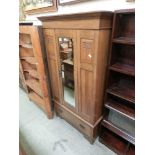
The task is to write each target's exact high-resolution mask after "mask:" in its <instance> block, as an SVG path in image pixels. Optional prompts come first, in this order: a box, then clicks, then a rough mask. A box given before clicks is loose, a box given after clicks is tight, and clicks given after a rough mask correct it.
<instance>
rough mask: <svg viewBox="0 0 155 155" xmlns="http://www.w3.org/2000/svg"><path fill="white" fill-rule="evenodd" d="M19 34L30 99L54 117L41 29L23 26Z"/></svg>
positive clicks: (24, 73) (20, 54) (20, 56)
mask: <svg viewBox="0 0 155 155" xmlns="http://www.w3.org/2000/svg"><path fill="white" fill-rule="evenodd" d="M19 30H20V33H19V58H20V64H21V65H20V66H21V70H22V74H23V79H24V83H25V85H26V90H27V93H28V96H29V99H30V100H32V101H33V102H34V103H36V104H37V105H38V106H39V107H40V108H41V109H43V111H45V112H46V113H47V116H48V118H52V117H53V112H52V101H51V92H50V89H49V88H48V82H49V81H48V72H47V71H46V70H45V69H46V68H47V67H46V66H47V65H46V63H45V61H44V57H45V56H44V46H43V44H42V43H41V41H40V37H41V36H42V30H41V27H36V26H30V25H22V26H20V29H19Z"/></svg>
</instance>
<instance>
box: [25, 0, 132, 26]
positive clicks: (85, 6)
mask: <svg viewBox="0 0 155 155" xmlns="http://www.w3.org/2000/svg"><path fill="white" fill-rule="evenodd" d="M128 8H135V3H134V2H126V0H93V1H91V0H89V1H87V2H81V3H77V4H72V5H66V6H58V11H57V12H51V13H44V14H36V15H28V16H27V17H26V20H31V21H33V22H34V24H37V25H38V24H39V25H40V24H41V22H39V21H38V20H37V18H36V17H39V16H51V15H60V14H72V13H79V12H90V11H104V10H107V11H114V10H117V9H128Z"/></svg>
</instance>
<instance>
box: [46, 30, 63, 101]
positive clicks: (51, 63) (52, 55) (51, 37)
mask: <svg viewBox="0 0 155 155" xmlns="http://www.w3.org/2000/svg"><path fill="white" fill-rule="evenodd" d="M44 38H45V46H46V54H47V60H48V68H49V74H50V84H51V88H52V93H53V99H54V100H55V101H58V102H59V101H60V93H59V82H58V77H59V72H58V68H57V60H56V46H55V44H56V42H55V34H54V30H53V29H44Z"/></svg>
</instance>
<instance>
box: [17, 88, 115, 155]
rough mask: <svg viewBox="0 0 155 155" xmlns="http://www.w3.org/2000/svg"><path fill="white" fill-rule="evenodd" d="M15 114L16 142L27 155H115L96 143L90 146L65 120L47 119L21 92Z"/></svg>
mask: <svg viewBox="0 0 155 155" xmlns="http://www.w3.org/2000/svg"><path fill="white" fill-rule="evenodd" d="M19 110H20V111H19V128H20V129H19V131H20V132H19V137H20V138H19V141H20V143H21V145H22V147H23V149H24V150H25V151H26V153H27V155H116V154H115V153H113V152H112V151H111V150H109V149H108V148H107V147H106V146H104V145H103V144H101V143H99V141H98V139H97V140H96V141H95V143H94V144H93V145H91V144H90V143H89V142H88V141H87V140H86V139H85V138H84V137H83V135H82V134H81V133H80V132H78V131H77V130H76V129H75V128H73V127H72V126H71V125H70V124H68V123H67V122H66V121H65V120H63V119H60V118H59V117H56V116H55V117H54V119H51V120H49V119H47V117H46V115H45V114H44V112H42V111H41V110H40V109H39V108H38V107H37V106H36V105H35V104H34V103H33V102H31V101H29V99H28V97H27V95H26V94H25V92H24V91H23V90H21V89H20V90H19Z"/></svg>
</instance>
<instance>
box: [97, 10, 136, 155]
mask: <svg viewBox="0 0 155 155" xmlns="http://www.w3.org/2000/svg"><path fill="white" fill-rule="evenodd" d="M109 58H110V59H109V66H108V72H107V74H108V76H107V87H106V94H105V103H104V107H105V108H104V118H103V121H102V123H101V128H100V138H99V140H100V142H102V143H104V144H105V145H106V146H108V147H109V148H111V149H112V150H113V151H115V152H116V153H117V154H120V155H133V154H135V136H134V132H135V131H134V130H135V10H134V9H130V10H118V11H115V14H114V20H113V32H112V41H111V53H110V57H109Z"/></svg>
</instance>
